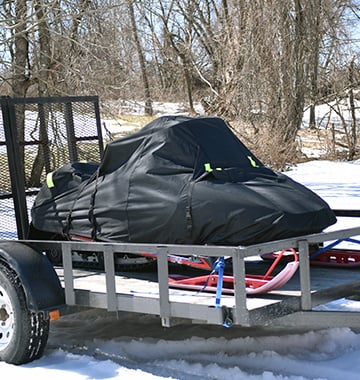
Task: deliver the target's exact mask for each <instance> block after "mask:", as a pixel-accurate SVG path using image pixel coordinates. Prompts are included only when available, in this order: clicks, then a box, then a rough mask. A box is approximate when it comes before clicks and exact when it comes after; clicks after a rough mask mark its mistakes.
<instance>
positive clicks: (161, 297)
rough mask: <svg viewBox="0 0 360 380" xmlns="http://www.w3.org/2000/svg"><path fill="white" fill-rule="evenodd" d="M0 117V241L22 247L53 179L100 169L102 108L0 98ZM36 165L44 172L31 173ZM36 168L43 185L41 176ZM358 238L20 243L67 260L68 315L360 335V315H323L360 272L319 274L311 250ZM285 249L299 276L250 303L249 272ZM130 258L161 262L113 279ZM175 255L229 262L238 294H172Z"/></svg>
mask: <svg viewBox="0 0 360 380" xmlns="http://www.w3.org/2000/svg"><path fill="white" fill-rule="evenodd" d="M1 108H2V114H1V116H2V118H1V120H0V122H1V125H2V128H0V164H1V165H2V169H3V170H2V172H1V174H0V205H1V207H0V211H1V212H0V238H1V239H5V240H8V239H20V240H24V239H25V238H26V236H27V229H28V223H29V214H28V211H29V209H30V207H31V205H32V202H33V198H34V196H35V195H36V193H37V191H38V189H39V186H40V184H41V183H42V182H43V181H44V180H45V178H46V175H47V173H49V172H51V171H53V170H54V169H56V168H58V167H59V166H61V165H63V164H65V163H68V162H73V161H78V160H92V161H100V159H101V157H102V153H103V139H102V132H101V123H100V113H99V104H98V98H97V97H76V98H75V97H70V98H68V97H67V98H26V99H12V98H8V97H3V98H1ZM19 136H20V137H19ZM35 160H38V161H37V162H39V163H40V164H39V165H40V166H36V165H32V163H33V162H34V161H35ZM39 167H40V168H41V170H40V175H39V173H37V175H35V174H36V173H34V172H35V171H36V169H39ZM347 216H354V217H355V216H359V213H358V212H357V213H355V214H354V215H347ZM14 220H16V225H15V223H14ZM358 235H360V226H359V227H356V228H351V229H344V230H338V231H332V232H331V231H329V232H326V233H320V234H313V235H306V236H302V237H300V238H294V239H286V240H280V241H274V242H269V243H264V244H259V245H252V246H247V247H241V246H238V247H222V246H184V245H156V244H152V245H151V244H128V243H127V244H125V243H124V244H122V243H99V242H75V241H72V242H70V241H69V242H67V241H64V242H59V241H57V242H56V241H29V240H25V241H24V243H25V244H27V245H31V246H32V247H33V248H35V249H36V250H37V251H38V252H39V253H42V252H45V251H48V250H51V249H54V250H60V251H61V252H62V258H63V260H62V261H63V265H62V266H61V267H56V268H55V270H56V273H57V275H58V277H59V279H60V281H61V283H62V286H63V288H64V292H65V298H66V304H67V307H68V309H69V310H70V309H71V310H72V309H74V310H75V309H77V308H79V307H93V308H103V309H107V310H108V311H110V312H117V311H129V312H136V313H146V314H153V315H159V316H160V317H161V321H162V324H163V325H164V326H171V325H173V324H176V323H179V322H181V323H182V322H184V321H187V322H189V321H191V322H195V323H206V324H214V325H223V326H225V327H230V326H233V325H236V326H242V327H249V326H271V327H276V326H279V327H286V326H297V327H311V328H312V327H334V326H349V327H360V318H359V317H360V315H359V313H357V312H348V311H336V312H335V311H329V310H328V309H326V308H323V305H325V304H326V303H328V302H331V301H334V300H338V299H340V298H344V297H353V298H355V297H358V296H359V292H360V271H359V268H348V269H346V270H344V269H339V268H324V267H320V266H317V267H313V266H311V265H310V260H309V250H310V247H311V246H312V245H314V244H318V243H322V242H325V241H326V242H328V241H333V240H338V239H347V238H349V237H356V236H358ZM288 248H295V249H296V250H297V251H298V253H299V269H298V271H297V273H296V274H295V276H293V277H292V279H291V280H290V281H288V282H287V283H286V284H285V285H284V286H283V287H281V288H280V289H277V290H276V291H271V292H269V293H267V294H262V295H247V294H246V284H245V273H246V272H247V270H248V269H249V268H250V273H254V274H256V271H259V272H260V273H264V272H266V270H267V268H268V267H269V263H267V262H265V261H264V260H261V259H260V256H261V255H264V254H267V253H271V252H278V251H281V250H283V249H288ZM79 251H81V252H86V251H88V252H96V253H102V254H103V259H104V260H103V262H104V270H95V269H94V270H90V269H80V268H76V267H75V266H74V262H73V260H72V256H73V254H76V252H79ZM124 252H126V253H130V254H132V253H133V254H136V253H141V252H149V253H152V254H154V255H156V257H157V271H156V270H155V271H154V272H146V273H145V272H144V273H139V272H136V273H131V272H117V271H116V266H115V263H114V254H115V253H124ZM169 255H179V256H187V257H189V256H192V255H194V256H196V255H198V256H210V257H213V258H215V259H216V258H219V257H227V258H229V259H231V261H232V270H233V276H234V292H233V294H230V295H229V294H221V298H220V300H219V302H216V295H215V294H214V293H208V292H204V291H188V290H186V289H173V288H170V287H169V281H168V277H169V274H172V273H174V272H176V271H178V270H179V266H176V265H172V264H171V263H169V260H168V257H169ZM254 258H255V259H254ZM44 286H45V285H44Z"/></svg>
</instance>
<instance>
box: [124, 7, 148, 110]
mask: <svg viewBox="0 0 360 380" xmlns="http://www.w3.org/2000/svg"><path fill="white" fill-rule="evenodd" d="M128 5H129V12H130V21H131V29H132V33H133V37H134V41H135V45H136V50H137V53H138V57H139V63H140V70H141V74H142V80H143V85H144V95H145V114H146V115H149V116H151V115H152V114H153V108H152V100H151V92H150V85H149V79H148V75H147V70H146V64H145V57H144V53H143V49H142V47H141V43H140V39H139V35H138V30H137V26H136V20H135V12H134V4H133V0H128Z"/></svg>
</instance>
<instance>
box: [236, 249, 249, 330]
mask: <svg viewBox="0 0 360 380" xmlns="http://www.w3.org/2000/svg"><path fill="white" fill-rule="evenodd" d="M240 252H241V250H240V248H236V249H235V250H234V255H233V257H232V260H233V275H234V282H235V284H234V291H235V321H236V324H241V325H243V326H248V325H249V311H248V309H247V305H246V284H245V261H244V258H243V257H241V255H240Z"/></svg>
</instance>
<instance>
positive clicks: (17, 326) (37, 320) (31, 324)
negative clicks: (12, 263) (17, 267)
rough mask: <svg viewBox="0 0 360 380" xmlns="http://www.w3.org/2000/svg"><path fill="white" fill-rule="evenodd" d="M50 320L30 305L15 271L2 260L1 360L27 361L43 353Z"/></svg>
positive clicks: (0, 301)
mask: <svg viewBox="0 0 360 380" xmlns="http://www.w3.org/2000/svg"><path fill="white" fill-rule="evenodd" d="M49 327H50V320H49V318H48V316H47V314H46V313H44V312H32V311H30V310H29V309H28V308H27V305H26V300H25V294H24V291H23V288H22V286H21V283H20V280H19V278H18V276H17V275H16V273H15V272H14V271H13V270H11V269H10V268H9V267H8V266H7V265H6V264H0V361H4V362H7V363H10V364H25V363H28V362H31V361H33V360H35V359H38V358H40V357H41V356H42V355H43V352H44V349H45V347H46V344H47V340H48V336H49Z"/></svg>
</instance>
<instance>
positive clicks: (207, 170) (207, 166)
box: [204, 163, 213, 173]
mask: <svg viewBox="0 0 360 380" xmlns="http://www.w3.org/2000/svg"><path fill="white" fill-rule="evenodd" d="M204 166H205V171H206V172H208V173H211V172H212V171H213V170H212V169H211V165H210V164H209V163H206V164H204Z"/></svg>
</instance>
